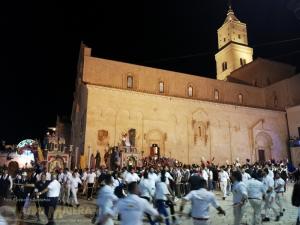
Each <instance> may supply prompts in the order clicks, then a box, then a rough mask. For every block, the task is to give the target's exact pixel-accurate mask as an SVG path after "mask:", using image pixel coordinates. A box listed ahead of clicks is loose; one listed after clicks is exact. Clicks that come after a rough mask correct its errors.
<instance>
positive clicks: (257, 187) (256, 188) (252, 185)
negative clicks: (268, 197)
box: [245, 178, 266, 200]
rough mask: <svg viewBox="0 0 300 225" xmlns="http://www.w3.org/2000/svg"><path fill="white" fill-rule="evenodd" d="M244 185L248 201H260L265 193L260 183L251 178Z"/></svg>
mask: <svg viewBox="0 0 300 225" xmlns="http://www.w3.org/2000/svg"><path fill="white" fill-rule="evenodd" d="M245 184H246V188H247V192H248V199H251V198H252V199H260V200H262V197H263V195H264V194H265V193H266V189H265V187H264V184H263V183H262V182H260V181H258V180H256V179H254V178H251V179H250V180H247V181H246V182H245Z"/></svg>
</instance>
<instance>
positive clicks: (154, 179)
mask: <svg viewBox="0 0 300 225" xmlns="http://www.w3.org/2000/svg"><path fill="white" fill-rule="evenodd" d="M148 179H149V181H150V183H151V187H152V188H154V189H155V183H156V182H157V181H158V180H159V177H158V176H157V174H156V173H155V171H154V168H153V167H151V168H150V170H149V173H148Z"/></svg>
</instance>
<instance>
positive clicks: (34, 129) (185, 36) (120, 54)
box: [0, 0, 300, 143]
mask: <svg viewBox="0 0 300 225" xmlns="http://www.w3.org/2000/svg"><path fill="white" fill-rule="evenodd" d="M3 2H6V3H3ZM296 2H299V1H297V0H264V1H262V0H233V8H234V11H235V14H236V16H237V17H238V18H239V19H240V20H241V21H242V22H245V23H247V25H248V37H249V44H250V46H252V47H254V53H255V57H258V56H260V57H263V58H268V59H273V60H278V61H282V62H288V63H290V64H292V65H295V66H297V67H298V68H299V67H300V16H298V17H299V18H297V15H296V14H297V9H299V11H298V14H300V3H296ZM297 4H298V6H297ZM226 12H227V1H226V0H210V1H205V0H145V1H143V0H139V1H133V0H128V1H113V0H110V1H102V0H98V1H88V0H85V1H81V2H80V1H65V0H60V1H54V0H40V1H36V2H34V1H13V0H12V1H1V3H0V28H1V32H0V36H1V37H0V40H1V42H0V43H1V50H0V56H1V60H0V68H1V70H0V74H1V81H0V100H1V108H0V113H1V114H0V115H1V116H0V139H4V140H7V142H8V143H17V142H18V141H20V140H22V139H24V138H36V137H37V138H39V137H42V136H43V134H44V133H45V132H46V128H47V127H48V126H50V125H54V124H55V121H56V115H57V114H59V115H67V116H69V115H70V112H71V108H72V100H73V92H74V80H75V76H76V64H77V58H78V51H79V46H80V42H81V41H84V43H85V44H87V45H88V46H90V47H92V48H93V53H92V54H93V55H94V56H97V57H102V58H107V59H113V60H119V61H124V62H129V63H135V64H140V65H146V66H151V67H157V68H163V69H168V70H174V71H180V72H186V73H191V74H195V75H201V76H207V77H215V74H216V72H215V61H214V54H215V53H216V52H217V29H218V28H219V27H220V26H221V25H222V23H223V22H224V20H225V17H226ZM291 39H295V40H294V41H283V40H291ZM282 41H283V42H282ZM298 71H299V70H298Z"/></svg>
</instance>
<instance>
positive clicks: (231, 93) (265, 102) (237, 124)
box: [71, 8, 300, 167]
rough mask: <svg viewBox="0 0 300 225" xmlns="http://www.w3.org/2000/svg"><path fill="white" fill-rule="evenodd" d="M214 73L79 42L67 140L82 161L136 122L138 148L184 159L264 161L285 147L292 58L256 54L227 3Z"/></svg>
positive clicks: (293, 86)
mask: <svg viewBox="0 0 300 225" xmlns="http://www.w3.org/2000/svg"><path fill="white" fill-rule="evenodd" d="M218 47H219V51H218V53H217V54H216V55H215V60H216V71H217V75H216V78H217V79H210V78H206V77H201V76H195V75H190V74H184V73H178V72H172V71H166V70H161V69H155V68H150V67H144V66H139V65H133V64H128V63H123V62H117V61H112V60H107V59H101V58H97V57H94V56H92V54H91V48H89V47H86V46H85V45H83V44H82V46H81V50H80V54H79V61H78V71H77V73H78V74H77V78H76V90H75V93H74V102H73V109H72V133H71V143H72V145H73V146H74V147H76V148H77V149H79V152H80V153H81V154H79V155H81V157H80V162H81V167H85V166H87V164H88V161H89V159H88V158H89V156H90V155H91V154H94V155H95V154H96V152H97V151H100V153H101V156H102V158H103V155H104V151H105V150H106V149H107V148H108V146H118V145H120V143H121V142H122V138H123V137H124V134H128V132H129V131H132V130H134V133H135V140H134V146H135V148H136V149H137V151H138V152H141V153H142V154H143V156H148V155H149V154H150V147H151V146H152V145H153V144H156V145H157V146H159V148H160V154H161V155H162V156H166V157H172V158H175V159H177V160H179V161H181V162H183V163H189V164H192V163H199V162H200V161H201V159H205V160H212V159H214V162H216V163H218V162H222V163H224V162H225V161H226V160H228V161H229V162H233V161H235V160H236V159H237V158H239V159H240V161H242V162H245V159H250V160H251V161H252V162H253V161H258V160H260V161H264V160H268V159H276V160H279V159H286V158H287V157H288V155H289V152H288V147H287V141H288V136H289V135H288V125H287V118H286V111H285V109H286V108H287V107H291V106H294V105H298V104H300V95H299V94H298V93H299V92H298V87H299V85H300V74H298V75H297V74H295V73H296V72H295V71H296V69H295V68H294V67H293V66H290V65H287V64H283V63H279V62H274V61H270V60H266V59H262V58H257V59H256V60H254V61H253V49H252V48H251V47H249V46H248V38H247V27H246V24H245V23H242V22H241V21H239V20H238V18H237V17H236V16H235V14H234V12H233V10H232V9H231V8H229V11H228V13H227V17H226V19H225V22H224V23H223V24H222V26H221V27H220V28H219V29H218Z"/></svg>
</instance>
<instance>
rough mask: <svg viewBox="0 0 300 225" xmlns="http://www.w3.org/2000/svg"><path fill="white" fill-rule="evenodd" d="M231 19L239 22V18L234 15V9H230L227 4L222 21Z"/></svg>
mask: <svg viewBox="0 0 300 225" xmlns="http://www.w3.org/2000/svg"><path fill="white" fill-rule="evenodd" d="M231 21H236V22H240V21H239V19H238V18H237V17H236V16H235V15H234V11H233V10H232V8H231V6H229V9H228V12H227V17H226V19H225V22H224V23H227V22H231Z"/></svg>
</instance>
